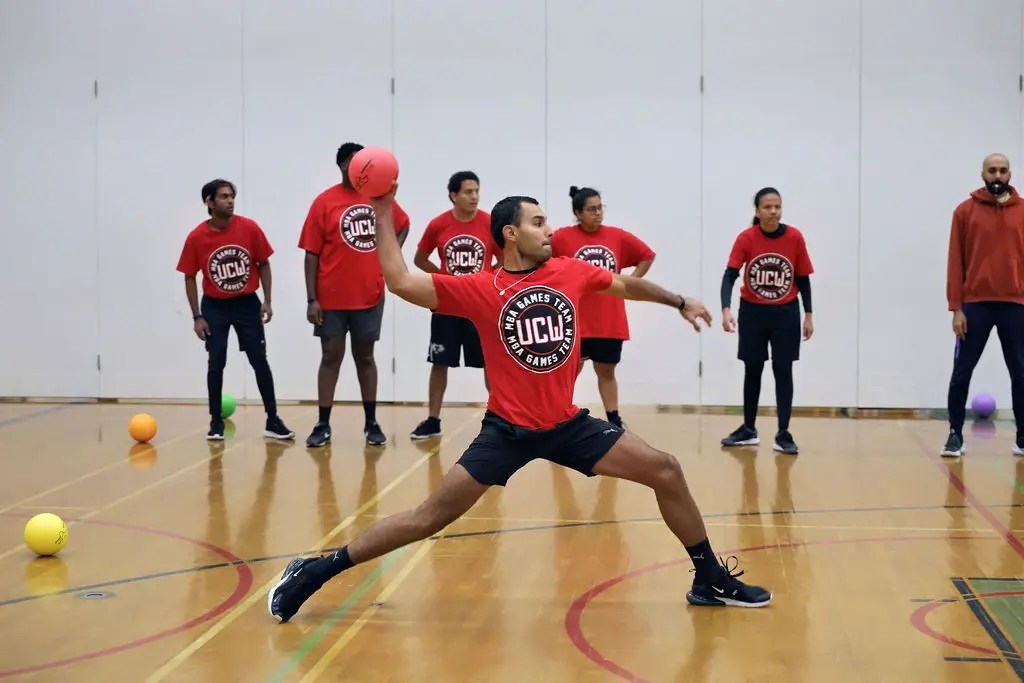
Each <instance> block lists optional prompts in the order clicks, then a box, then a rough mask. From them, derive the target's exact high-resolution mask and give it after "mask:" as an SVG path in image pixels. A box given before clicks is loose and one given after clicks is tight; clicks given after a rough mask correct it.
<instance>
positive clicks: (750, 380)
mask: <svg viewBox="0 0 1024 683" xmlns="http://www.w3.org/2000/svg"><path fill="white" fill-rule="evenodd" d="M745 365H746V372H745V373H744V375H743V424H745V425H746V426H748V427H750V428H751V429H753V428H754V423H755V421H756V420H757V404H758V401H760V399H761V374H762V373H763V372H764V361H747V362H746V364H745ZM772 373H773V374H774V375H775V404H776V407H777V408H778V411H779V431H780V432H781V431H786V430H787V429H789V418H790V416H791V415H792V414H793V362H792V361H778V360H773V361H772Z"/></svg>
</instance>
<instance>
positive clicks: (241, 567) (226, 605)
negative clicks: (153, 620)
mask: <svg viewBox="0 0 1024 683" xmlns="http://www.w3.org/2000/svg"><path fill="white" fill-rule="evenodd" d="M67 521H74V522H81V523H82V524H96V525H99V526H107V527H113V528H118V529H127V530H130V531H139V532H142V533H145V534H153V535H156V536H164V537H166V538H173V539H175V540H179V541H184V542H186V543H190V544H192V545H195V546H199V547H201V548H204V549H206V550H209V551H210V552H212V553H214V554H216V555H219V556H220V557H222V558H224V560H225V561H227V562H230V563H231V564H232V566H233V567H234V569H235V572H236V574H237V575H238V576H237V583H236V584H235V589H234V590H233V591H232V592H231V595H229V596H228V597H227V598H225V599H224V600H223V601H221V603H220V604H219V605H217V606H216V607H214V608H213V609H211V610H209V611H208V612H205V613H204V614H201V615H199V616H198V617H195V618H193V619H189V620H188V621H185V622H182V623H181V624H179V625H177V626H174V627H172V628H169V629H167V630H165V631H160V632H159V633H154V634H152V635H149V636H144V637H142V638H138V639H136V640H133V641H130V642H127V643H122V644H120V645H115V646H114V647H109V648H106V649H103V650H96V651H94V652H87V653H85V654H81V655H76V656H74V657H68V658H66V659H59V660H55V661H52V662H44V663H43V664H34V665H32V666H27V667H23V668H21V669H8V670H6V671H0V678H6V677H8V676H19V675H22V674H28V673H34V672H36V671H43V670H45V669H53V668H56V667H60V666H68V665H70V664H77V663H79V662H84V661H87V660H90V659H97V658H99V657H106V656H108V655H112V654H116V653H118V652H124V651H125V650H130V649H133V648H136V647H142V646H143V645H149V644H150V643H153V642H156V641H157V640H160V639H162V638H167V637H168V636H172V635H175V634H176V633H181V632H183V631H187V630H189V629H191V628H193V627H194V626H198V625H199V624H202V623H204V622H207V621H210V620H211V619H214V618H216V617H218V616H220V615H221V614H223V613H225V612H227V611H228V610H229V609H231V608H232V607H234V606H235V605H237V604H238V603H239V602H241V601H242V598H244V597H245V595H246V593H248V592H249V589H250V588H251V587H252V581H253V576H252V570H251V569H250V568H249V565H247V564H246V563H245V560H243V559H242V558H240V557H238V556H237V555H235V554H234V553H233V552H231V551H230V550H227V549H226V548H222V547H220V546H217V545H214V544H212V543H207V542H206V541H201V540H199V539H196V538H189V537H187V536H182V535H180V534H176V533H174V532H172V531H161V530H159V529H149V528H146V527H141V526H134V525H131V524H119V523H117V522H103V521H99V520H95V519H69V520H67Z"/></svg>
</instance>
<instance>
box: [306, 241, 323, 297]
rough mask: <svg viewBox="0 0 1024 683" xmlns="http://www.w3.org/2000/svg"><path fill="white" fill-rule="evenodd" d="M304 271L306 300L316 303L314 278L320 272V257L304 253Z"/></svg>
mask: <svg viewBox="0 0 1024 683" xmlns="http://www.w3.org/2000/svg"><path fill="white" fill-rule="evenodd" d="M304 266H305V271H306V298H307V299H308V300H309V301H310V302H313V301H316V297H317V294H316V276H317V273H318V272H319V270H320V255H319V254H314V253H312V252H309V251H307V252H306V260H305V263H304Z"/></svg>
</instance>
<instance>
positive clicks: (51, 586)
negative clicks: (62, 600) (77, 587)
mask: <svg viewBox="0 0 1024 683" xmlns="http://www.w3.org/2000/svg"><path fill="white" fill-rule="evenodd" d="M67 587H68V566H67V565H66V564H64V560H62V559H60V558H59V557H36V558H33V559H32V560H31V561H30V562H29V563H28V564H26V565H25V589H26V590H27V591H28V592H29V594H31V595H50V594H51V593H60V592H61V591H63V590H67Z"/></svg>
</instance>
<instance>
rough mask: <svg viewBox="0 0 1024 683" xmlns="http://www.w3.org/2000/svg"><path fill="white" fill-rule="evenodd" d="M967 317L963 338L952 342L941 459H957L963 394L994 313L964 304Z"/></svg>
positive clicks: (989, 307) (985, 305)
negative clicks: (944, 441) (944, 435)
mask: <svg viewBox="0 0 1024 683" xmlns="http://www.w3.org/2000/svg"><path fill="white" fill-rule="evenodd" d="M964 315H965V316H966V317H967V334H966V335H964V338H963V339H957V340H956V346H955V348H954V351H953V372H952V373H950V377H949V392H948V394H947V396H946V409H947V410H948V411H949V434H948V435H947V437H946V445H945V446H943V448H942V453H941V454H942V455H951V456H960V455H963V454H964V452H965V448H964V436H963V433H964V432H963V430H964V420H966V419H967V394H968V393H969V392H970V388H971V377H973V375H974V368H975V367H977V365H978V361H979V360H981V354H982V352H983V351H984V350H985V345H986V344H987V343H988V337H989V335H990V334H991V333H992V327H993V326H994V325H995V322H996V321H995V313H994V311H993V306H992V304H991V303H989V302H979V303H970V304H964Z"/></svg>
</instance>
